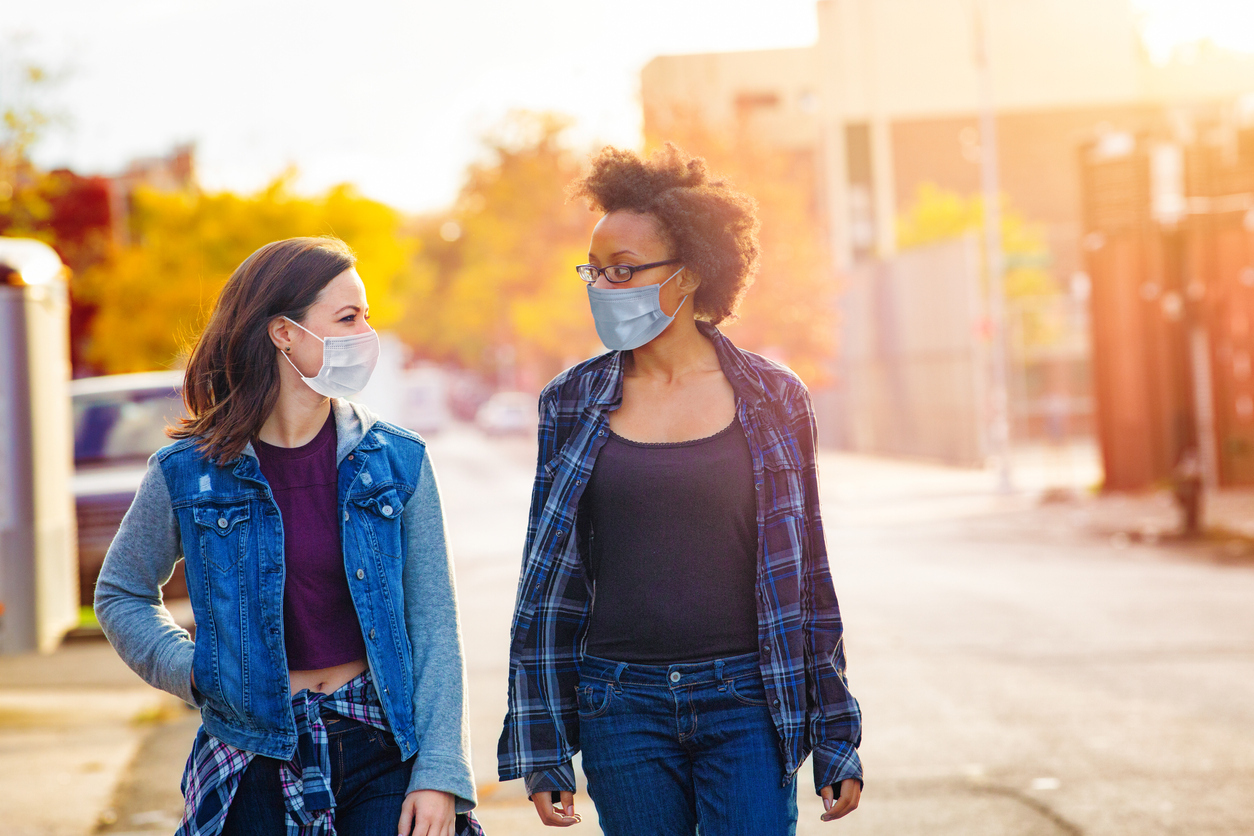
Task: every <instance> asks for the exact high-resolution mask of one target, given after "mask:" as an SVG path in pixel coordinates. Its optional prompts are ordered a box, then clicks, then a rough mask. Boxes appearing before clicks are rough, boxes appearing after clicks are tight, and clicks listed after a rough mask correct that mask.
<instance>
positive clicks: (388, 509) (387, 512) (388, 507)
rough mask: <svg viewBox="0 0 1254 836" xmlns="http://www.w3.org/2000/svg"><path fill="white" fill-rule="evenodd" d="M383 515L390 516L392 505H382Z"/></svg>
mask: <svg viewBox="0 0 1254 836" xmlns="http://www.w3.org/2000/svg"><path fill="white" fill-rule="evenodd" d="M383 515H384V516H385V517H390V516H392V506H391V505H384V506H383Z"/></svg>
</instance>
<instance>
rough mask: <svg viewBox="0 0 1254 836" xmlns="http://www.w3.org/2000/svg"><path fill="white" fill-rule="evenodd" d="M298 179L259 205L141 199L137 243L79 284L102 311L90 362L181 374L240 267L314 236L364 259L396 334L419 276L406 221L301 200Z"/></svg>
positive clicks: (365, 274)
mask: <svg viewBox="0 0 1254 836" xmlns="http://www.w3.org/2000/svg"><path fill="white" fill-rule="evenodd" d="M293 178H294V173H293V172H288V173H287V174H285V175H283V176H281V177H279V178H278V179H276V180H275V181H273V182H272V183H271V184H270V185H269V186H267V187H266V188H264V189H262V190H261V191H259V192H257V193H255V194H251V195H237V194H232V193H229V192H222V193H216V194H205V193H201V192H199V191H194V190H189V191H181V192H159V191H154V190H151V189H144V188H141V189H139V190H137V191H136V192H135V193H134V195H133V196H132V207H131V216H130V239H131V243H130V244H129V245H127V246H125V247H120V248H118V249H117V250H116V251H115V252H114V253H113V254H112V255H111V256H110V257H109V258H108V259H107V260H106V261H104V262H103V263H101V264H99V265H97V266H95V267H93V268H90V269H88V270H86V271H84V272H83V273H82V274H81V275H79V276H78V277H76V279H75V291H76V293H77V294H78V295H80V296H81V297H82V298H84V299H85V300H87V301H88V302H90V303H91V304H93V305H95V306H96V308H97V314H96V317H95V319H94V321H93V323H92V326H91V331H90V338H89V345H88V347H87V349H86V354H87V358H88V359H89V360H90V361H91V362H92V363H94V364H96V365H97V366H98V367H99V368H101V369H103V370H104V371H106V372H110V373H113V372H127V371H141V370H146V369H154V368H163V367H169V366H171V365H175V364H177V363H178V362H179V359H180V357H181V356H182V355H183V354H184V353H185V352H186V350H187V348H188V347H189V346H190V344H191V342H192V341H193V340H194V339H195V337H196V336H197V335H198V334H199V333H200V330H201V328H202V327H203V326H204V324H205V321H206V320H207V318H208V315H209V312H210V311H211V310H212V306H213V302H214V300H215V299H216V298H217V295H218V292H219V291H220V290H221V289H222V286H223V285H224V284H225V283H226V280H227V278H229V276H230V274H231V272H232V271H233V270H234V269H235V268H236V267H237V266H238V265H239V264H240V262H242V261H243V260H244V259H245V258H247V257H248V255H249V254H250V253H252V252H253V251H254V250H256V249H257V248H258V247H260V246H262V245H263V244H266V243H268V242H270V241H276V240H279V239H282V238H292V237H297V236H304V235H334V236H336V237H339V238H342V239H344V240H345V241H346V242H347V243H348V244H349V246H351V247H352V248H353V249H354V251H355V252H356V253H357V256H358V259H359V261H358V267H357V270H358V272H359V273H360V274H361V277H362V281H364V282H365V284H366V291H367V294H368V296H369V299H370V309H371V323H372V324H373V325H374V326H375V327H376V328H383V329H386V328H389V327H391V326H393V325H395V323H396V321H397V319H398V318H399V315H400V308H399V306H398V304H397V300H398V299H399V298H401V297H402V296H404V294H405V292H406V291H407V289H408V287H409V285H410V283H411V282H412V281H413V280H414V271H415V262H414V257H413V256H414V246H415V242H414V240H413V239H412V238H410V237H407V236H404V235H402V234H401V229H402V217H401V215H400V213H399V212H397V211H396V210H394V209H392V208H390V207H388V206H386V205H384V204H382V203H378V202H377V201H373V200H369V199H367V198H364V197H362V196H361V195H360V194H358V193H357V192H356V191H355V190H354V189H353V188H352V187H351V186H346V185H345V186H337V187H335V188H332V189H331V190H329V191H328V192H326V193H325V194H322V195H320V196H317V197H302V196H298V195H297V194H295V193H294V192H293V190H292V188H291V185H292V180H293Z"/></svg>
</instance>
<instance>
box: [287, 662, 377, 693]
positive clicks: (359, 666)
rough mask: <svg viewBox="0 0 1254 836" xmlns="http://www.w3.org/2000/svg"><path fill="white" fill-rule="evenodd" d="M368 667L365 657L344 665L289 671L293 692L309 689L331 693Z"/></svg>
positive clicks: (314, 691)
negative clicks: (313, 669)
mask: <svg viewBox="0 0 1254 836" xmlns="http://www.w3.org/2000/svg"><path fill="white" fill-rule="evenodd" d="M365 669H366V660H365V659H355V660H354V661H352V662H345V663H344V664H342V665H334V666H333V667H330V668H321V669H319V670H316V671H288V678H289V679H290V680H291V683H292V693H293V694H295V693H297V692H299V691H303V690H305V689H308V690H310V691H312V692H313V693H315V694H331V693H334V692H336V691H338V690H339V689H340V688H342V687H343V686H344V684H345V683H346V682H348V681H349V680H351V679H352V678H353V677H355V676H357V675H358V674H360V673H361V672H362V671H364V670H365Z"/></svg>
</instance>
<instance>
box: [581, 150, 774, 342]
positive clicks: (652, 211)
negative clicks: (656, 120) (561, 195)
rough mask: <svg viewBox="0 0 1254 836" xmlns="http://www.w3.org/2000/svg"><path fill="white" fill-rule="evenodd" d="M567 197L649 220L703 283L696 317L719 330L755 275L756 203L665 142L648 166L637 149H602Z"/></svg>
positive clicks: (598, 207)
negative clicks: (652, 221)
mask: <svg viewBox="0 0 1254 836" xmlns="http://www.w3.org/2000/svg"><path fill="white" fill-rule="evenodd" d="M569 195H570V196H571V197H573V198H586V199H587V200H588V202H589V203H590V204H591V206H592V208H593V209H594V210H598V211H601V212H604V213H606V214H609V213H610V212H618V211H628V212H637V213H640V214H643V215H649V216H651V217H652V218H653V219H654V220H655V221H656V222H657V227H658V232H659V233H660V234H661V236H662V240H663V241H665V242H666V243H667V244H668V245H669V247H670V249H671V254H672V256H673V257H674V258H679V259H682V260H683V262H684V265H685V266H686V267H688V268H689V269H691V270H692V271H693V272H695V273H696V274H697V276H698V277H700V279H701V286H700V287H699V288H698V289H697V292H696V294H695V298H694V302H693V304H694V310H695V313H696V314H697V316H699V317H701V318H702V319H707V320H709V321H710V322H713V323H714V324H716V325H717V324H718V323H720V322H723V321H724V320H726V319H728V318H729V317H734V316H735V313H736V306H737V305H738V304H739V303H740V298H741V297H742V296H743V295H744V292H745V290H746V289H748V287H749V285H750V284H752V282H753V277H754V275H755V274H756V273H757V269H758V226H759V224H758V204H757V201H755V200H754V199H753V198H751V197H749V196H748V195H746V194H744V193H742V192H738V191H736V190H735V189H734V188H732V186H731V185H729V184H728V183H726V182H724V181H722V180H715V179H712V178H711V176H710V174H709V172H707V171H706V167H705V160H703V159H702V158H700V157H689V156H688V155H687V154H685V153H684V152H683V151H681V150H679V148H677V147H675V146H674V145H673V144H671V143H669V142H668V143H667V144H666V147H665V148H662V149H660V150H658V151H657V152H655V153H654V154H653V156H652V157H650V158H649V159H648V160H644V159H642V158H641V157H640V156H639V155H638V154H636V153H635V152H634V151H624V150H621V149H618V148H608V147H607V148H604V149H602V150H601V152H600V153H599V154H597V156H596V157H595V158H594V159H593V160H592V170H591V171H590V172H589V173H588V175H587V176H586V177H583V178H581V179H579V180H576V181H575V182H574V183H572V184H571V186H570V189H569Z"/></svg>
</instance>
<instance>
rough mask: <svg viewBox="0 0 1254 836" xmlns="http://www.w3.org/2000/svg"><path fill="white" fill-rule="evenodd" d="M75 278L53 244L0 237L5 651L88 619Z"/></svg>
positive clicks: (0, 632)
mask: <svg viewBox="0 0 1254 836" xmlns="http://www.w3.org/2000/svg"><path fill="white" fill-rule="evenodd" d="M66 275H67V271H66V268H65V267H64V265H62V263H61V259H60V258H58V256H57V254H56V252H55V251H54V250H53V249H52V248H51V247H49V246H47V245H46V244H43V243H41V242H39V241H33V240H30V239H25V238H0V654H12V653H25V652H29V651H32V650H39V651H41V652H49V651H51V650H54V649H55V648H56V646H57V645H58V643H60V641H61V638H62V636H64V635H65V633H66V631H67V630H69V629H71V628H72V627H74V626H75V625H76V624H77V623H78V559H77V554H76V546H75V531H74V501H73V493H72V489H71V479H72V477H73V471H74V459H73V441H72V431H71V420H70V397H69V381H70V358H69V299H68V293H67V288H66V281H65V280H66Z"/></svg>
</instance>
